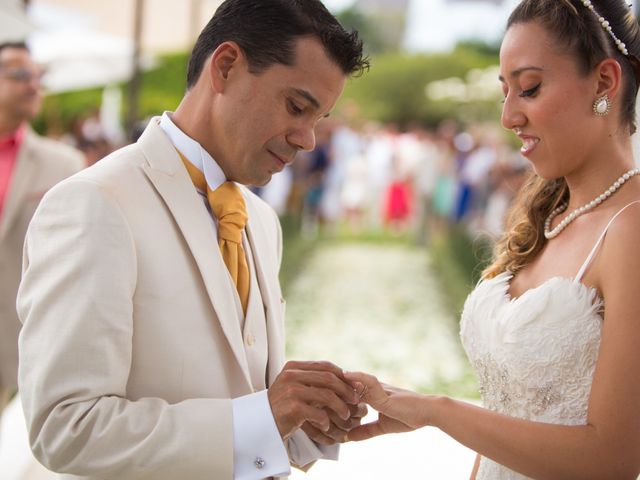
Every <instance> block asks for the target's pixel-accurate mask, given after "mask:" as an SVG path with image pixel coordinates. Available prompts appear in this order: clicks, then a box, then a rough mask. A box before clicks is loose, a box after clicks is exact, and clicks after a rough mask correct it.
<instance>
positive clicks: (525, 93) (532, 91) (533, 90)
mask: <svg viewBox="0 0 640 480" xmlns="http://www.w3.org/2000/svg"><path fill="white" fill-rule="evenodd" d="M540 85H542V83H539V84H538V85H536V86H535V87H533V88H530V89H528V90H524V91H523V92H522V93H520V94H519V96H520V97H533V96H534V95H535V94H536V93H537V92H538V90H539V89H540Z"/></svg>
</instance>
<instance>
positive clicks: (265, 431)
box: [231, 390, 291, 480]
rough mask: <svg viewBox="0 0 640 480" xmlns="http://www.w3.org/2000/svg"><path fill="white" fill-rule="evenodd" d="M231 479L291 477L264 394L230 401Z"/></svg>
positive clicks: (286, 457) (265, 393)
mask: <svg viewBox="0 0 640 480" xmlns="http://www.w3.org/2000/svg"><path fill="white" fill-rule="evenodd" d="M231 406H232V410H233V470H234V474H233V478H234V479H235V480H257V479H263V478H265V477H285V476H287V475H289V473H291V468H290V466H289V456H288V455H287V450H286V449H285V447H284V443H283V442H282V438H281V437H280V433H279V432H278V427H277V426H276V422H275V420H274V419H273V413H272V412H271V405H269V398H268V397H267V390H263V391H261V392H257V393H252V394H250V395H245V396H243V397H238V398H235V399H233V400H232V401H231Z"/></svg>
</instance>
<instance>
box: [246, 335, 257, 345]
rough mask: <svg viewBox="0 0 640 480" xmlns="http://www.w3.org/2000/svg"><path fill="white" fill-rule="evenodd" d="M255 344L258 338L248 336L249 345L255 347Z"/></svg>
mask: <svg viewBox="0 0 640 480" xmlns="http://www.w3.org/2000/svg"><path fill="white" fill-rule="evenodd" d="M254 343H256V338H255V337H254V336H253V335H251V334H249V335H247V345H248V346H250V347H253V344H254Z"/></svg>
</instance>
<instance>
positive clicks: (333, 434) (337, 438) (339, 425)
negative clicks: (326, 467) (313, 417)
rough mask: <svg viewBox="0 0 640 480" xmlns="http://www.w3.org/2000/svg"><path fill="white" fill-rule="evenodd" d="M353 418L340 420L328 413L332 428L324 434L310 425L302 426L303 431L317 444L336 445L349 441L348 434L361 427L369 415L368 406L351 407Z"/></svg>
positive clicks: (360, 404)
mask: <svg viewBox="0 0 640 480" xmlns="http://www.w3.org/2000/svg"><path fill="white" fill-rule="evenodd" d="M349 410H350V411H351V417H349V419H348V420H343V419H342V418H338V417H337V416H336V415H335V414H334V413H333V412H327V413H328V415H329V418H330V419H331V427H329V430H327V431H326V432H323V431H321V430H319V429H317V428H316V427H314V426H313V425H312V424H310V423H308V422H307V423H305V424H303V425H302V427H301V428H302V431H304V433H306V434H307V436H308V437H309V438H310V439H311V440H313V441H314V442H316V443H319V444H321V445H334V444H336V443H342V442H345V441H346V440H347V435H348V433H349V432H350V431H351V430H352V429H354V428H357V427H359V426H360V424H361V422H362V419H363V418H364V417H365V416H366V415H367V405H366V404H365V403H359V404H358V405H350V406H349Z"/></svg>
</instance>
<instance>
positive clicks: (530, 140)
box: [518, 134, 540, 157]
mask: <svg viewBox="0 0 640 480" xmlns="http://www.w3.org/2000/svg"><path fill="white" fill-rule="evenodd" d="M518 137H519V138H520V140H522V147H521V148H520V153H521V154H522V155H524V156H525V157H527V156H529V155H531V152H533V151H534V150H535V149H536V147H537V146H538V143H540V139H539V138H538V137H532V136H530V135H523V134H520V135H518Z"/></svg>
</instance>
